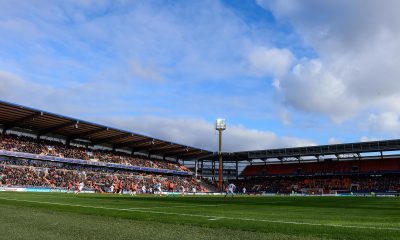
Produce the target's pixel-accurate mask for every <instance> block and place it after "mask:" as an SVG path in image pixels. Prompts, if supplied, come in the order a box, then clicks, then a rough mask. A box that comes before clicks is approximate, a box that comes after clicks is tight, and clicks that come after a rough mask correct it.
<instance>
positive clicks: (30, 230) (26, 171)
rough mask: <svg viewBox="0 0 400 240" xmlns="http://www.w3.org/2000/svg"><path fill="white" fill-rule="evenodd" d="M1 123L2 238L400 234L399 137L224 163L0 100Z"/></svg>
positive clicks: (250, 155)
mask: <svg viewBox="0 0 400 240" xmlns="http://www.w3.org/2000/svg"><path fill="white" fill-rule="evenodd" d="M0 129H1V134H0V216H1V217H0V239H131V238H133V237H135V239H177V238H179V239H197V238H202V239H354V240H355V239H398V233H399V231H400V225H399V218H398V216H399V203H398V197H396V196H399V193H400V155H399V150H400V140H386V141H373V142H360V143H349V144H334V145H324V146H309V147H296V148H282V149H271V150H257V151H245V152H223V153H222V154H221V155H222V158H223V166H221V168H220V166H219V165H218V164H219V161H220V154H219V152H213V151H209V150H206V149H201V148H196V147H192V146H187V145H183V144H178V143H174V142H170V141H165V140H162V139H158V138H154V137H149V136H145V135H142V134H137V133H133V132H130V131H124V130H120V129H116V128H113V127H107V126H104V125H99V124H96V123H91V122H88V121H83V120H79V119H75V118H71V117H65V116H61V115H58V114H53V113H49V112H46V111H42V110H37V109H33V108H29V107H25V106H21V105H17V104H13V103H9V102H4V101H0ZM210 131H212V130H211V129H210ZM222 167H223V168H222ZM219 169H223V176H224V180H225V181H224V183H223V184H224V186H227V185H228V184H229V186H232V185H233V186H235V185H236V189H233V188H232V189H230V187H229V188H227V189H228V190H229V191H231V190H232V192H234V193H232V195H231V196H229V197H227V196H228V192H226V194H225V193H221V192H219V191H220V188H219V187H220V186H219V185H218V184H219V178H218V176H219ZM225 189H226V188H223V190H224V191H225ZM69 193H70V194H69ZM73 193H74V194H73ZM94 193H98V194H94ZM221 195H222V196H221ZM304 196H313V197H304ZM342 196H346V197H342ZM360 196H369V197H360ZM378 196H379V198H378ZM21 226H24V227H21Z"/></svg>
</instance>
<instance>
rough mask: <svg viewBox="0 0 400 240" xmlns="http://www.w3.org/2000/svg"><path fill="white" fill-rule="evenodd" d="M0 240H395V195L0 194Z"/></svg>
mask: <svg viewBox="0 0 400 240" xmlns="http://www.w3.org/2000/svg"><path fill="white" fill-rule="evenodd" d="M0 239H292V240H296V239H311V240H312V239H364V240H367V239H400V198H371V197H366V198H363V197H251V196H250V197H249V196H247V197H237V198H235V199H223V198H222V197H218V196H213V197H193V196H185V197H171V196H169V197H165V196H163V197H158V196H157V197H155V196H136V197H131V196H115V195H97V194H81V195H74V194H63V193H11V192H0Z"/></svg>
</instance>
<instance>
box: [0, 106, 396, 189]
mask: <svg viewBox="0 0 400 240" xmlns="http://www.w3.org/2000/svg"><path fill="white" fill-rule="evenodd" d="M0 124H1V125H0V127H1V130H2V135H1V136H0V139H1V141H0V155H1V158H0V160H1V164H2V166H3V168H2V172H3V177H2V178H3V184H4V185H14V184H10V183H12V182H13V180H12V178H11V176H10V174H11V173H13V172H18V171H22V172H23V171H26V167H27V166H31V167H35V168H37V169H34V170H32V169H30V170H29V171H33V172H32V174H31V177H32V178H34V177H35V178H36V179H30V182H35V183H34V184H24V183H23V182H21V181H17V182H18V183H19V184H18V185H21V186H26V185H33V186H35V187H38V186H41V187H48V188H53V189H64V188H66V184H67V182H73V181H77V180H84V182H85V186H86V190H91V191H102V192H106V191H107V188H110V187H111V186H112V185H113V182H118V181H120V180H118V178H116V179H111V180H107V181H106V180H104V179H101V180H99V181H100V182H96V181H93V180H86V176H85V177H83V179H82V177H76V176H78V175H80V174H79V171H80V172H82V171H83V170H82V169H85V173H87V174H88V175H90V174H94V172H96V171H102V172H106V173H107V174H108V176H111V178H112V176H114V175H115V174H119V175H120V177H119V178H120V179H123V182H124V184H125V186H124V188H126V189H128V188H129V186H128V185H129V182H143V183H144V182H147V183H146V184H142V185H146V187H147V188H148V189H149V188H151V185H152V184H151V183H150V182H151V181H150V180H148V181H145V180H141V179H139V178H138V177H137V176H139V175H140V176H145V177H149V179H153V180H154V181H158V182H160V181H161V178H162V181H161V182H162V183H163V188H164V189H168V186H167V182H171V181H172V182H174V181H175V182H176V183H175V185H176V187H178V186H184V187H185V189H186V190H192V189H193V188H195V189H196V190H197V191H214V190H215V189H216V188H214V186H213V184H215V185H216V181H215V180H216V176H217V175H218V159H217V153H213V152H210V151H208V150H205V149H199V148H195V147H191V146H186V145H181V144H177V143H173V142H168V141H164V140H160V139H157V138H152V137H148V136H144V135H141V134H137V133H132V132H127V131H123V130H119V129H115V128H112V127H107V126H103V125H99V124H95V123H90V122H87V121H82V120H79V119H74V118H70V117H65V116H60V115H57V114H53V113H49V112H45V111H42V110H37V109H33V108H29V107H25V106H20V105H16V104H12V103H8V102H3V101H1V102H0ZM398 150H400V140H386V141H373V142H362V143H349V144H335V145H324V146H310V147H298V148H284V149H272V150H257V151H247V152H232V153H223V159H224V165H225V166H231V167H230V168H229V167H226V168H225V169H224V175H225V179H227V180H229V179H234V180H235V182H236V183H237V184H238V186H239V188H243V187H246V188H247V189H248V190H250V192H252V193H259V194H262V193H269V194H271V193H280V194H293V193H297V194H299V193H301V194H310V193H312V194H338V193H340V194H371V193H379V194H394V195H398V194H399V192H400V187H399V186H400V156H398V155H396V153H397V152H396V151H398ZM18 159H19V160H20V162H18V161H17V160H18ZM28 160H29V161H28ZM185 161H186V163H194V164H195V167H194V168H191V169H192V171H191V170H189V169H188V168H187V167H185V166H184V164H183V163H185ZM11 163H12V164H11ZM19 163H23V164H19ZM232 166H234V167H232ZM239 166H242V168H244V170H243V171H242V172H241V171H240V169H239ZM10 167H12V169H10ZM43 169H51V170H54V169H58V170H60V169H68V170H71V171H76V176H75V177H72V178H69V179H67V180H65V181H57V180H56V179H52V178H51V176H52V174H48V171H47V170H46V171H45V172H46V173H45V174H44V173H43ZM6 170H7V171H8V172H9V173H10V174H8V175H7V174H4V172H7V171H6ZM11 170H12V171H11ZM193 172H194V173H193ZM124 174H125V175H124ZM133 175H136V177H135V176H133ZM105 178H106V176H105ZM88 179H90V178H89V177H88ZM127 179H130V180H127ZM201 179H203V184H200V182H201ZM206 179H209V180H210V181H211V182H208V181H204V180H206ZM7 180H10V181H9V182H7ZM14 180H15V179H14ZM153 180H152V181H153ZM210 183H211V184H210Z"/></svg>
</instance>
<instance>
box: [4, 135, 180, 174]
mask: <svg viewBox="0 0 400 240" xmlns="http://www.w3.org/2000/svg"><path fill="white" fill-rule="evenodd" d="M0 149H3V150H8V151H15V152H25V153H33V154H38V155H47V156H56V157H63V158H74V159H82V160H88V161H101V162H108V163H119V164H124V165H132V166H142V167H151V168H160V169H171V170H180V171H183V168H181V167H180V166H179V165H178V164H177V163H172V162H167V161H159V160H154V159H148V158H146V157H144V156H132V155H130V154H127V153H124V152H111V151H107V150H94V149H90V148H84V147H75V146H66V145H65V144H63V143H61V142H55V141H50V140H44V139H39V140H38V139H34V138H30V137H26V136H18V135H1V136H0ZM186 170H187V169H186Z"/></svg>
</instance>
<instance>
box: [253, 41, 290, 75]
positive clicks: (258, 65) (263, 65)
mask: <svg viewBox="0 0 400 240" xmlns="http://www.w3.org/2000/svg"><path fill="white" fill-rule="evenodd" d="M294 60H295V57H294V56H293V54H292V52H291V51H290V50H288V49H279V48H266V47H263V46H259V47H254V48H253V50H252V51H251V52H250V53H249V69H250V72H251V73H252V74H254V75H256V76H275V77H279V76H281V75H284V74H286V73H287V72H288V70H289V69H290V67H291V66H292V64H293V62H294Z"/></svg>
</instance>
